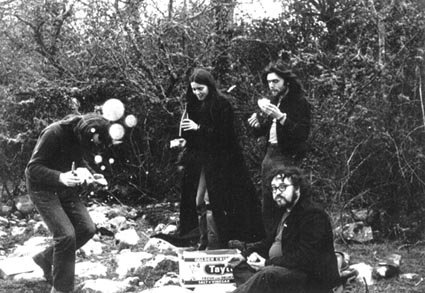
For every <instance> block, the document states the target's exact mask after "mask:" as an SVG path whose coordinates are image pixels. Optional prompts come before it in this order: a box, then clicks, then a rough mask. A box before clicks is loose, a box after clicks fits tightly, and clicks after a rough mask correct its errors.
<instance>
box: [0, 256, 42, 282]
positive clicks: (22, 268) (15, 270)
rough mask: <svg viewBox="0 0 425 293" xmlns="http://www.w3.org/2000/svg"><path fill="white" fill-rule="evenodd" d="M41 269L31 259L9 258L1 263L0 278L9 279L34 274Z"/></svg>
mask: <svg viewBox="0 0 425 293" xmlns="http://www.w3.org/2000/svg"><path fill="white" fill-rule="evenodd" d="M37 269H39V267H38V266H37V265H36V264H35V262H34V261H33V260H32V258H31V257H28V256H24V257H9V258H7V259H4V260H2V261H0V277H2V278H4V279H5V278H8V277H12V276H13V275H18V274H23V273H28V272H34V271H36V270H37Z"/></svg>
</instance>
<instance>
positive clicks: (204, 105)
mask: <svg viewBox="0 0 425 293" xmlns="http://www.w3.org/2000/svg"><path fill="white" fill-rule="evenodd" d="M191 82H196V83H199V84H202V85H206V86H207V87H208V95H207V97H206V98H205V100H204V101H199V100H198V98H197V97H196V95H195V94H194V93H193V91H192V87H191V86H190V83H191ZM220 95H221V94H220V92H219V90H218V88H217V84H216V81H215V79H214V77H213V75H212V74H211V73H210V72H209V71H207V70H205V69H203V68H195V69H194V71H193V73H192V75H191V76H190V77H189V86H188V88H187V92H186V101H187V110H188V112H189V113H190V112H193V111H196V109H198V110H199V111H201V112H209V111H210V110H211V107H212V106H213V105H214V103H215V101H216V100H217V98H218V96H220Z"/></svg>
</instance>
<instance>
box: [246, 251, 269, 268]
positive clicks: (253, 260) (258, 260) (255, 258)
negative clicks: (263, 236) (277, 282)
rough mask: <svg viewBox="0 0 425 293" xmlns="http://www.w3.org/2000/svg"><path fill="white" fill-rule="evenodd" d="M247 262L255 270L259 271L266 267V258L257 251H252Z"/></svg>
mask: <svg viewBox="0 0 425 293" xmlns="http://www.w3.org/2000/svg"><path fill="white" fill-rule="evenodd" d="M247 263H248V264H249V265H250V266H251V267H252V268H254V269H255V270H257V271H259V270H261V269H262V268H264V267H265V264H266V259H265V258H264V257H262V256H261V255H259V254H258V253H256V252H253V253H251V254H250V255H249V256H248V258H247Z"/></svg>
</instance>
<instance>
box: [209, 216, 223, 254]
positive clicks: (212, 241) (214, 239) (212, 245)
mask: <svg viewBox="0 0 425 293" xmlns="http://www.w3.org/2000/svg"><path fill="white" fill-rule="evenodd" d="M206 222H207V235H208V246H207V250H214V249H221V248H223V245H222V244H221V243H220V237H219V233H218V228H217V224H216V222H215V220H214V215H213V212H212V210H207V211H206Z"/></svg>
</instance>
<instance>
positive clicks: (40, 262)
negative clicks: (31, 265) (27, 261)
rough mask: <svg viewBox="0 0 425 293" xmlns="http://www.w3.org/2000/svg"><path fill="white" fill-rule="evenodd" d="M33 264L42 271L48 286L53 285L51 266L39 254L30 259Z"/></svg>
mask: <svg viewBox="0 0 425 293" xmlns="http://www.w3.org/2000/svg"><path fill="white" fill-rule="evenodd" d="M32 259H33V260H34V262H35V263H36V264H37V265H38V266H39V267H40V268H41V269H42V270H43V273H44V278H45V279H46V281H47V283H49V284H50V285H51V284H53V276H52V264H51V263H49V262H48V261H47V260H46V259H45V258H44V257H43V255H41V254H36V255H34V256H33V257H32Z"/></svg>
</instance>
